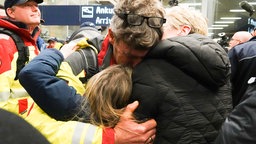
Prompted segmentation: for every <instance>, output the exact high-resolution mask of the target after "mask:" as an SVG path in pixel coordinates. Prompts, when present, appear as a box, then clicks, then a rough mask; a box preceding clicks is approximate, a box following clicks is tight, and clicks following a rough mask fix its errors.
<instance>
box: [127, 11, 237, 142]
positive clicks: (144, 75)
mask: <svg viewBox="0 0 256 144" xmlns="http://www.w3.org/2000/svg"><path fill="white" fill-rule="evenodd" d="M171 10H172V11H170V12H167V17H166V18H167V24H166V27H165V32H164V38H166V40H163V41H162V42H160V43H159V44H158V45H157V46H156V47H155V48H153V49H152V50H151V51H150V52H149V53H148V54H147V56H146V57H145V58H144V60H143V61H142V62H141V63H139V64H138V65H137V66H136V67H135V68H134V71H133V76H132V79H133V92H132V98H131V101H134V100H138V101H139V102H140V105H139V108H138V109H137V111H136V112H137V118H139V119H141V120H144V119H147V118H154V119H155V120H156V121H157V133H156V139H155V141H154V143H157V144H165V143H166V144H167V143H168V144H169V143H180V144H191V143H196V144H199V143H200V144H206V143H214V140H215V139H216V137H217V135H218V131H219V129H220V128H221V125H222V123H223V122H224V120H225V118H226V116H227V115H228V113H229V112H230V110H231V108H232V100H231V87H230V83H229V76H230V64H229V60H228V56H227V54H226V52H225V50H224V49H223V48H222V47H221V46H220V45H218V44H217V43H216V42H214V41H213V40H211V39H210V38H208V37H207V36H204V35H206V34H207V22H206V20H205V19H203V17H202V16H200V15H199V14H198V13H196V12H193V11H191V10H186V9H183V8H180V7H173V8H171ZM199 21H200V22H199ZM204 28H205V29H204ZM193 33H194V34H193ZM202 34H204V35H202ZM175 35H176V37H173V36H175ZM177 36H178V37H177ZM167 38H168V39H167Z"/></svg>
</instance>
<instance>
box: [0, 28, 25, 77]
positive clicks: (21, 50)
mask: <svg viewBox="0 0 256 144" xmlns="http://www.w3.org/2000/svg"><path fill="white" fill-rule="evenodd" d="M0 33H3V34H6V35H9V36H10V37H11V38H12V39H13V40H14V42H15V44H16V47H17V50H18V59H17V70H16V76H15V78H14V79H15V80H17V79H18V75H19V72H20V71H21V69H22V68H23V67H24V66H25V65H26V63H28V61H29V49H28V47H27V46H26V45H25V44H24V42H23V40H22V39H21V38H20V36H19V35H17V34H16V33H15V32H13V31H11V30H8V29H6V28H2V27H0Z"/></svg>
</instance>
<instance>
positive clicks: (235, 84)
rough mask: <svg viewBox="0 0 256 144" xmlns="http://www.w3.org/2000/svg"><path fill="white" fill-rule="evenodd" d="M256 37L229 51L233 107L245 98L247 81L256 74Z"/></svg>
mask: <svg viewBox="0 0 256 144" xmlns="http://www.w3.org/2000/svg"><path fill="white" fill-rule="evenodd" d="M255 46H256V37H253V38H251V39H250V40H249V41H248V42H246V43H242V44H240V45H237V46H235V47H234V48H232V49H231V50H230V51H229V53H228V56H229V59H230V63H231V83H232V96H233V107H235V106H236V105H238V104H239V103H240V101H241V100H242V99H243V97H242V96H243V95H244V93H245V91H246V89H247V87H248V84H247V81H248V80H249V79H250V78H251V77H255V76H256V65H255V60H256V49H255Z"/></svg>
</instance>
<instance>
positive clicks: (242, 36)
mask: <svg viewBox="0 0 256 144" xmlns="http://www.w3.org/2000/svg"><path fill="white" fill-rule="evenodd" d="M251 38H252V35H251V33H249V32H247V31H238V32H235V33H234V35H233V36H232V38H231V39H230V41H229V49H228V50H230V49H232V48H233V47H234V46H236V45H239V44H242V43H244V42H247V41H248V40H250V39H251Z"/></svg>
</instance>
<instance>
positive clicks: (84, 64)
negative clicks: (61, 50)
mask: <svg viewBox="0 0 256 144" xmlns="http://www.w3.org/2000/svg"><path fill="white" fill-rule="evenodd" d="M65 61H66V62H68V64H69V65H70V67H71V69H72V72H73V73H74V75H78V74H80V73H81V72H82V71H85V75H84V77H79V79H80V81H81V82H82V83H86V82H87V80H88V79H89V78H91V77H92V76H93V75H95V74H96V73H98V72H99V69H98V60H97V53H96V52H95V49H93V48H91V47H90V46H87V47H86V48H81V49H79V50H77V51H75V52H74V53H72V54H71V55H70V56H68V57H67V58H66V59H65Z"/></svg>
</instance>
